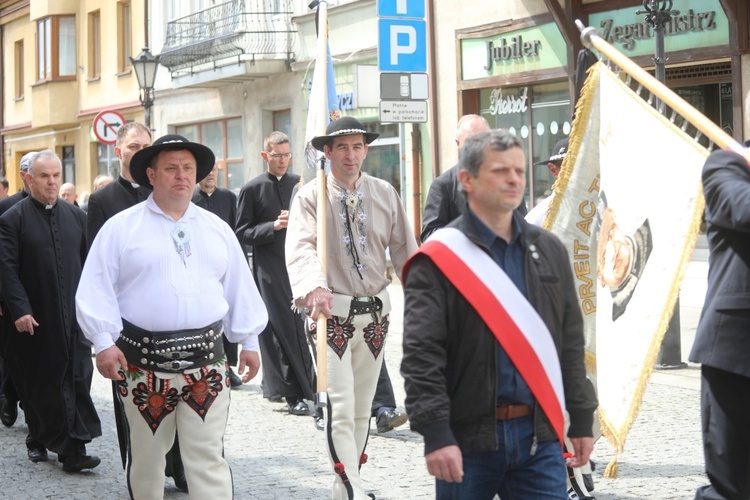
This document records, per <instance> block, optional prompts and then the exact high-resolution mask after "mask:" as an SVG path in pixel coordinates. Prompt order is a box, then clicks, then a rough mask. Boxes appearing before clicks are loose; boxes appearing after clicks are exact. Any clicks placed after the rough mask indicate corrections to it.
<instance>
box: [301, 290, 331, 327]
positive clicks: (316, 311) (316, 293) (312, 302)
mask: <svg viewBox="0 0 750 500" xmlns="http://www.w3.org/2000/svg"><path fill="white" fill-rule="evenodd" d="M305 307H306V308H307V310H308V311H310V317H311V318H312V319H313V320H314V321H318V316H319V315H320V313H323V314H324V315H325V317H326V318H330V317H331V308H332V307H333V294H332V293H331V292H329V291H328V290H326V289H325V288H320V287H318V288H316V289H315V290H313V291H312V292H310V293H308V294H307V297H305Z"/></svg>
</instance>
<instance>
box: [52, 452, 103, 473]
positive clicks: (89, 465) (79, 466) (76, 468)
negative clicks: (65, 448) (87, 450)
mask: <svg viewBox="0 0 750 500" xmlns="http://www.w3.org/2000/svg"><path fill="white" fill-rule="evenodd" d="M101 462H102V461H101V460H99V457H97V456H96V455H73V456H72V457H65V458H64V459H63V461H62V464H63V466H62V469H63V470H64V471H65V472H80V471H82V470H83V469H93V468H94V467H96V466H97V465H99V464H100V463H101Z"/></svg>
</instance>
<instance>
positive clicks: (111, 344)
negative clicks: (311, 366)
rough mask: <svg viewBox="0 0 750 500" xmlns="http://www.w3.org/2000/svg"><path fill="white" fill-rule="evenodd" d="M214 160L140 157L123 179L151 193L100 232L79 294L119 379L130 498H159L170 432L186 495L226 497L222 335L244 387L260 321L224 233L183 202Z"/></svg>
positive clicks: (175, 147)
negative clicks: (234, 352) (232, 348)
mask: <svg viewBox="0 0 750 500" xmlns="http://www.w3.org/2000/svg"><path fill="white" fill-rule="evenodd" d="M214 162H215V157H214V154H213V153H212V152H211V150H210V149H209V148H207V147H205V146H203V145H201V144H197V143H192V142H189V141H188V140H187V139H185V138H184V137H182V136H179V135H166V136H163V137H161V138H160V139H158V140H156V141H155V142H154V144H153V145H152V146H150V147H148V148H145V149H142V150H140V151H138V152H137V153H136V154H135V155H134V156H133V158H132V160H131V163H130V169H131V174H132V176H133V179H134V180H135V181H136V182H137V183H138V184H140V185H141V186H147V187H148V186H150V187H152V189H153V193H152V194H151V195H150V196H149V197H148V199H147V200H146V202H145V203H141V204H138V205H136V206H134V207H132V208H130V209H127V210H125V211H123V212H120V213H118V214H117V215H115V216H114V217H112V218H111V219H110V220H109V221H107V223H106V224H105V225H104V226H103V227H102V229H101V230H100V231H99V234H98V235H97V238H96V240H95V241H94V244H93V245H92V247H91V250H90V252H89V256H88V259H87V261H86V265H85V267H84V270H83V275H82V277H81V283H80V286H79V288H78V293H77V295H76V306H77V307H76V309H77V311H78V315H79V316H78V318H79V322H80V323H81V327H82V329H83V331H84V332H85V334H86V337H88V338H89V339H90V340H91V341H92V342H93V343H94V346H95V348H96V365H97V368H98V369H99V372H100V373H101V374H102V375H103V376H104V377H106V378H109V379H112V380H115V381H117V382H118V392H119V396H120V403H121V404H122V406H123V408H124V412H125V415H126V418H127V421H128V427H129V431H130V435H129V443H128V445H129V455H128V466H127V474H128V488H129V490H130V495H131V496H132V497H133V498H161V497H162V496H163V482H164V472H163V471H164V461H165V459H164V455H165V454H166V452H167V451H168V450H169V448H170V447H171V446H172V442H173V440H174V436H175V432H176V431H178V432H179V434H180V436H185V439H184V440H183V439H180V441H181V442H180V444H181V452H182V460H183V464H184V467H185V475H186V477H187V482H188V486H189V488H190V494H191V496H195V498H210V499H212V500H219V499H225V498H226V499H228V498H232V493H233V492H232V477H231V472H230V469H229V464H228V463H227V462H226V460H225V459H224V457H223V443H222V440H223V436H224V431H225V428H226V422H227V416H228V410H229V382H228V371H227V364H226V357H225V355H224V350H223V344H222V341H221V335H222V333H225V334H226V335H227V337H228V338H229V339H230V340H231V341H232V342H239V343H241V344H242V352H241V353H240V360H239V370H238V373H239V374H240V375H241V376H242V378H243V381H244V382H247V381H249V380H250V379H252V378H253V377H254V376H255V375H256V373H257V372H258V368H259V367H260V360H259V357H258V334H259V333H260V332H261V331H263V328H264V327H265V325H266V322H267V320H268V315H267V313H266V309H265V306H264V305H263V302H262V300H261V298H260V295H259V293H258V290H257V288H256V286H255V283H254V282H253V279H252V276H251V275H250V270H249V268H248V265H247V262H246V260H245V257H244V255H243V254H242V250H241V249H240V245H239V242H238V241H237V238H236V237H235V236H234V234H233V233H232V230H231V228H230V227H229V226H228V225H227V224H225V223H224V222H222V221H221V220H220V219H219V218H218V217H216V216H215V215H213V214H211V213H209V212H208V211H205V210H203V209H200V208H198V207H196V206H195V205H194V204H192V203H191V202H190V200H191V198H192V196H193V187H194V186H195V184H196V182H198V181H200V180H201V179H203V178H204V177H205V176H206V175H208V173H209V172H210V171H211V169H212V168H213V166H214Z"/></svg>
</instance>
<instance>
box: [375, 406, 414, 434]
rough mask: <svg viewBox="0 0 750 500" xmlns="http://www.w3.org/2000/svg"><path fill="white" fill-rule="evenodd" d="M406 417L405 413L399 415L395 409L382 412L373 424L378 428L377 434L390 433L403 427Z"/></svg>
mask: <svg viewBox="0 0 750 500" xmlns="http://www.w3.org/2000/svg"><path fill="white" fill-rule="evenodd" d="M407 419H408V417H407V416H406V413H401V412H399V411H397V410H396V409H393V410H386V411H384V412H383V413H382V414H381V415H380V416H379V417H378V419H377V420H376V421H375V423H376V424H377V426H378V432H380V433H382V432H390V431H392V430H393V429H395V428H396V427H398V426H399V425H404V424H405V423H406V420H407Z"/></svg>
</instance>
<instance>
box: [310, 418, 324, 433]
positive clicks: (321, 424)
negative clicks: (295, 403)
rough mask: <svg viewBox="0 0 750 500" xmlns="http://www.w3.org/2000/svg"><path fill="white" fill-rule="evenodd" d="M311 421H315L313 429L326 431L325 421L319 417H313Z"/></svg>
mask: <svg viewBox="0 0 750 500" xmlns="http://www.w3.org/2000/svg"><path fill="white" fill-rule="evenodd" d="M313 419H314V420H315V428H316V429H317V430H319V431H324V430H326V419H325V418H323V417H319V416H317V415H313Z"/></svg>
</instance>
